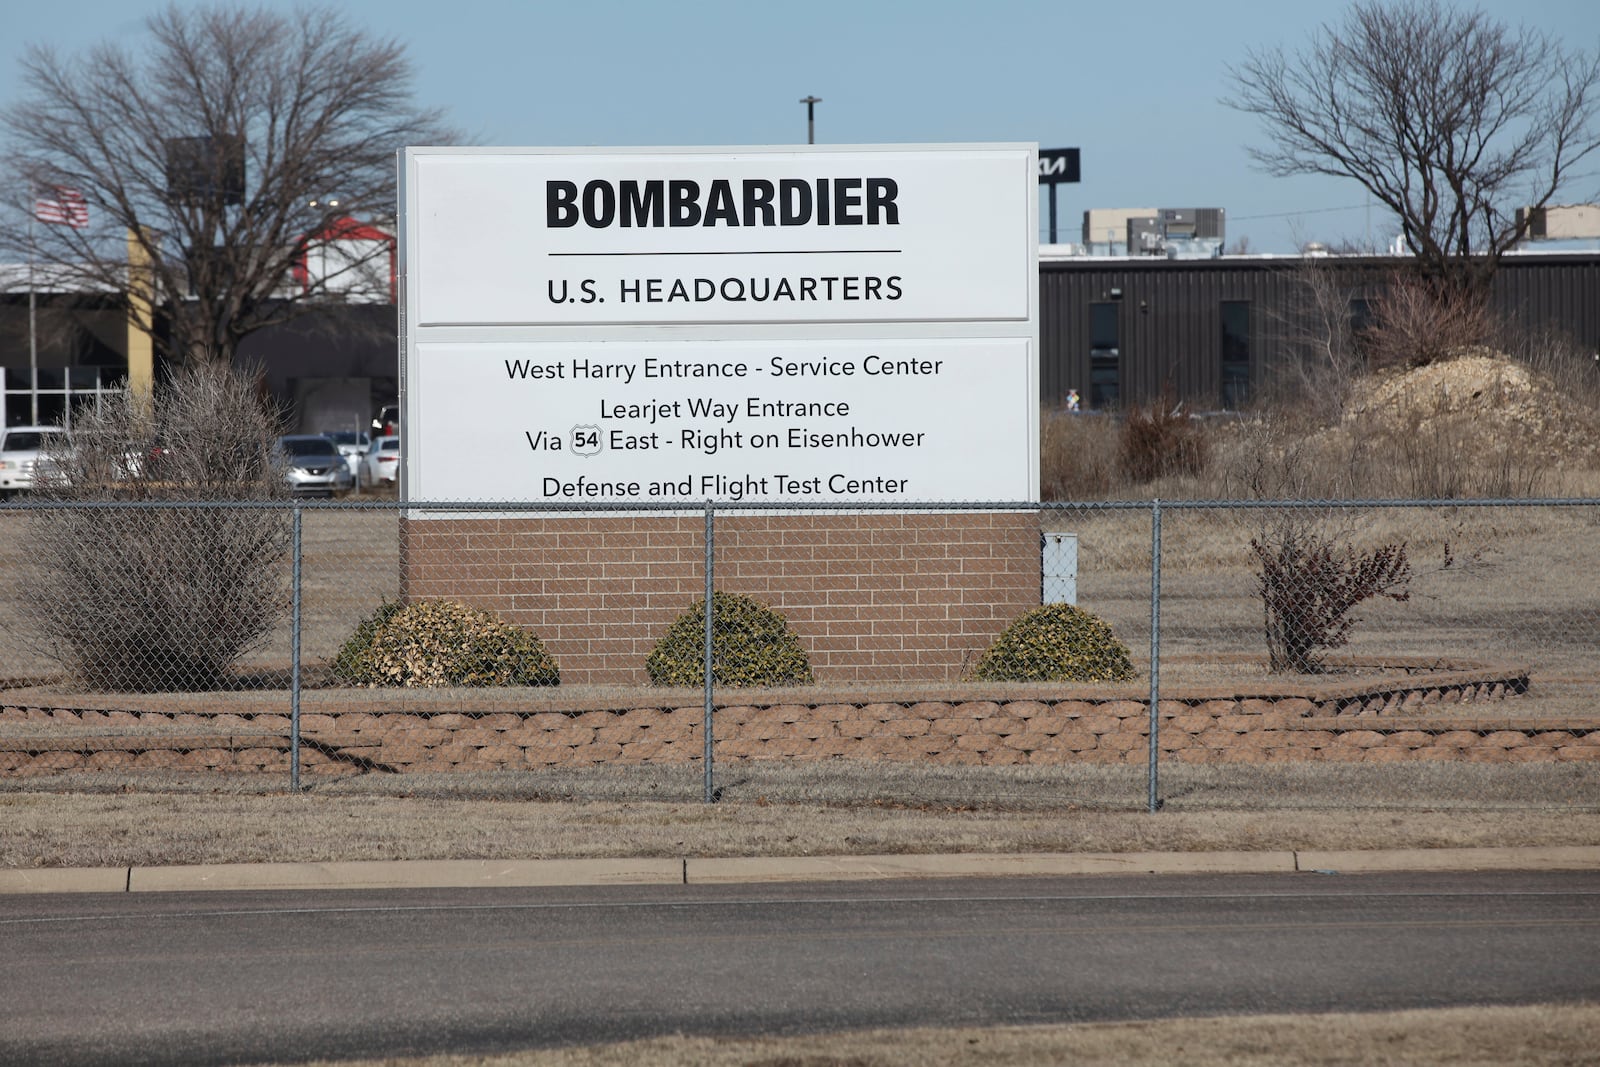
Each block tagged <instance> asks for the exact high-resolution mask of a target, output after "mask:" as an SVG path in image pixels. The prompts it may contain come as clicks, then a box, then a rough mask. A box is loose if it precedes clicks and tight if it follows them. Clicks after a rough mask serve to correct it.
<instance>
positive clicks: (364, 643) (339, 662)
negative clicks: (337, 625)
mask: <svg viewBox="0 0 1600 1067" xmlns="http://www.w3.org/2000/svg"><path fill="white" fill-rule="evenodd" d="M403 607H405V605H404V604H402V603H401V602H400V601H398V600H381V601H379V602H378V609H377V610H376V611H374V612H373V613H372V614H371V615H368V616H367V617H366V618H364V619H362V620H361V621H360V622H359V623H357V624H356V628H355V632H354V633H352V634H351V635H350V636H349V637H348V638H346V639H345V642H344V644H343V645H341V646H340V648H339V651H338V653H337V654H336V655H335V656H334V657H333V663H332V664H331V667H332V669H333V673H334V674H335V675H337V676H339V677H340V678H344V679H346V680H348V681H356V680H357V676H358V675H359V674H360V673H361V670H362V667H361V663H362V658H363V657H364V656H366V655H367V654H369V653H370V652H371V651H372V639H373V637H374V636H375V635H376V634H377V632H378V630H379V629H380V628H381V627H382V626H383V624H384V623H386V622H388V621H389V620H390V619H392V618H394V617H395V614H396V613H397V612H399V610H400V609H401V608H403Z"/></svg>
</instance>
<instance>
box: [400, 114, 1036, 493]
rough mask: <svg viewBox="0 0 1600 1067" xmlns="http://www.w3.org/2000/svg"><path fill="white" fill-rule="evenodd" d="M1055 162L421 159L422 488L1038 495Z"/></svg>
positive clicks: (408, 463)
mask: <svg viewBox="0 0 1600 1067" xmlns="http://www.w3.org/2000/svg"><path fill="white" fill-rule="evenodd" d="M1034 160H1035V156H1034V149H1033V146H1031V145H995V146H971V145H923V146H906V147H877V146H872V147H858V146H844V147H841V146H824V147H817V148H810V147H808V148H737V149H728V148H704V149H671V150H668V149H559V150H556V149H551V150H541V149H479V148H412V149H406V150H405V152H404V153H403V154H402V160H401V214H400V255H401V262H402V272H401V273H402V279H403V284H402V308H401V321H402V323H403V324H404V336H403V339H402V348H401V353H402V360H401V362H402V376H403V382H404V390H405V393H404V406H405V418H404V425H405V427H406V434H407V437H406V441H405V456H404V460H403V464H404V466H403V471H402V483H401V488H402V493H403V494H404V495H405V498H406V499H407V500H413V501H418V500H420V501H425V502H450V501H477V500H498V501H510V502H528V503H538V504H541V505H544V504H551V503H582V504H587V505H593V504H595V503H601V502H604V503H617V504H619V505H626V504H627V503H650V504H661V503H677V502H683V503H685V504H690V505H695V506H698V505H703V504H704V503H705V502H706V501H707V500H714V501H724V502H739V501H747V502H757V501H760V502H780V503H781V502H838V501H850V502H861V503H862V504H863V505H867V504H871V503H872V502H884V501H889V502H916V501H928V502H933V501H973V502H980V501H986V502H987V501H1023V500H1034V499H1037V497H1038V412H1039V399H1038V311H1037V308H1038V268H1037V206H1036V198H1035V196H1034V195H1033V190H1034V185H1035V182H1034V176H1035V174H1036V172H1037V168H1036V166H1035V162H1034Z"/></svg>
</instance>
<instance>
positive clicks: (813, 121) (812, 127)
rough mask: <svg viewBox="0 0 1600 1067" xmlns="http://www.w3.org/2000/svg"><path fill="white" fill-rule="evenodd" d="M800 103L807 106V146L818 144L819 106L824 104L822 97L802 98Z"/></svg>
mask: <svg viewBox="0 0 1600 1067" xmlns="http://www.w3.org/2000/svg"><path fill="white" fill-rule="evenodd" d="M800 102H801V103H802V104H804V105H805V106H806V144H816V143H817V105H818V104H820V103H822V97H820V96H802V97H801V98H800Z"/></svg>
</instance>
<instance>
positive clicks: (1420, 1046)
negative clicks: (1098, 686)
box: [313, 1004, 1600, 1067]
mask: <svg viewBox="0 0 1600 1067" xmlns="http://www.w3.org/2000/svg"><path fill="white" fill-rule="evenodd" d="M1597 1047H1600V1006H1596V1005H1593V1004H1571V1005H1535V1006H1531V1007H1474V1008H1447V1009H1436V1010H1430V1011H1396V1012H1374V1013H1371V1014H1348V1013H1329V1014H1324V1015H1261V1016H1255V1017H1251V1018H1204V1019H1173V1020H1168V1021H1162V1022H1125V1023H1081V1024H1076V1025H1066V1026H1027V1027H1023V1026H1006V1027H994V1028H991V1029H981V1030H980V1029H965V1030H938V1029H911V1030H869V1031H863V1032H859V1033H846V1034H829V1035H819V1036H810V1037H793V1038H765V1037H757V1038H694V1037H669V1038H659V1039H656V1040H651V1041H633V1042H627V1043H624V1044H616V1045H598V1046H593V1047H587V1048H570V1049H547V1050H539V1051H530V1052H519V1053H511V1054H508V1055H498V1056H430V1057H418V1058H390V1059H381V1060H360V1061H341V1067H378V1065H380V1064H382V1065H385V1067H468V1065H471V1067H623V1065H627V1067H633V1065H634V1064H641V1063H647V1064H652V1065H655V1067H691V1065H692V1067H978V1065H980V1064H981V1065H983V1067H1035V1065H1042V1064H1069V1063H1070V1064H1117V1065H1126V1067H1143V1065H1150V1067H1154V1065H1163V1067H1164V1065H1166V1064H1172V1063H1182V1064H1185V1065H1186V1067H1223V1065H1227V1067H1321V1065H1334V1064H1340V1065H1351V1064H1368V1065H1378V1064H1382V1065H1387V1067H1423V1065H1427V1064H1452V1065H1457V1067H1463V1065H1465V1067H1472V1065H1477V1067H1578V1065H1580V1064H1592V1063H1594V1056H1595V1049H1596V1048H1597ZM313 1067H333V1065H332V1064H328V1063H321V1064H317V1065H313Z"/></svg>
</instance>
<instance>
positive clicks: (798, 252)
mask: <svg viewBox="0 0 1600 1067" xmlns="http://www.w3.org/2000/svg"><path fill="white" fill-rule="evenodd" d="M903 251H904V249H901V248H845V249H837V248H792V249H774V250H771V251H762V252H546V253H545V255H547V256H897V255H899V254H900V253H901V252H903Z"/></svg>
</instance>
